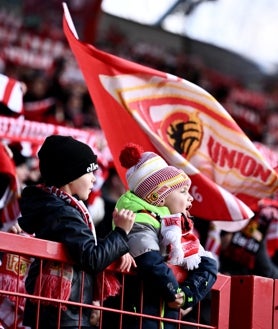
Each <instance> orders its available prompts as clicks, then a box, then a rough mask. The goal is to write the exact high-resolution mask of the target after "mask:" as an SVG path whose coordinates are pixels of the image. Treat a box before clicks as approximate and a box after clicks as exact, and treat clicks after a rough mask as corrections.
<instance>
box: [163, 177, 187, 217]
mask: <svg viewBox="0 0 278 329" xmlns="http://www.w3.org/2000/svg"><path fill="white" fill-rule="evenodd" d="M190 185H191V183H190V182H188V184H187V185H186V186H184V187H181V188H179V189H176V190H174V191H173V192H171V193H170V194H169V195H168V196H167V197H166V198H165V202H164V206H166V207H168V208H169V210H170V212H171V214H177V213H180V212H182V213H184V214H187V213H188V211H189V209H190V208H191V206H192V201H193V197H192V196H191V194H190V193H189V189H190Z"/></svg>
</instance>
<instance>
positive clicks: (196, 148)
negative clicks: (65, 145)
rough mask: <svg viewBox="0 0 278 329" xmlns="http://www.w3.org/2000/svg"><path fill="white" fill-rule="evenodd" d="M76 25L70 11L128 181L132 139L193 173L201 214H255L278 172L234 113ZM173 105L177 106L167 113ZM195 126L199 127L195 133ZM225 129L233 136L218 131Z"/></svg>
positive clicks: (84, 67)
mask: <svg viewBox="0 0 278 329" xmlns="http://www.w3.org/2000/svg"><path fill="white" fill-rule="evenodd" d="M65 13H66V14H67V11H66V9H65ZM71 23H72V22H71V20H70V18H69V17H68V16H67V19H66V17H65V16H64V20H63V26H64V32H65V35H66V37H67V39H68V42H69V44H70V47H71V50H72V51H73V53H74V55H75V57H76V60H77V62H78V64H79V66H80V69H81V71H82V73H83V75H84V78H85V80H86V82H87V85H88V89H89V92H90V95H91V97H92V99H93V102H94V104H95V107H96V111H97V114H98V118H99V122H100V124H101V127H102V129H103V130H104V133H105V135H106V138H107V141H108V144H109V147H110V150H111V153H112V155H113V157H114V162H115V167H116V169H117V170H118V172H119V174H120V176H121V178H122V179H123V181H125V172H124V170H123V168H121V166H120V164H119V160H118V157H119V154H120V151H121V149H122V147H123V146H124V145H125V144H126V143H128V142H134V143H137V144H140V145H142V147H143V148H144V150H148V151H153V152H156V153H160V154H161V155H162V156H163V157H164V158H165V159H166V161H167V162H168V163H170V164H172V165H175V166H179V167H182V168H183V169H184V170H185V172H186V173H187V174H188V175H189V176H190V178H191V180H192V188H191V193H192V194H193V197H194V198H195V199H197V202H194V204H193V207H192V209H191V213H192V214H193V215H194V216H197V217H201V218H204V219H209V220H235V221H236V220H240V219H247V218H248V219H249V218H250V217H252V216H253V212H252V211H251V210H250V208H248V207H246V205H245V204H244V203H243V202H242V201H244V202H246V203H247V204H248V205H249V206H250V207H252V206H254V204H255V205H256V203H257V200H258V199H260V198H262V197H263V196H264V195H270V194H272V193H273V191H274V190H275V189H277V187H278V175H277V173H275V172H274V170H272V168H270V167H269V166H268V164H266V163H265V161H264V160H263V158H262V157H261V155H260V154H259V152H258V150H257V149H256V148H255V146H254V145H253V143H252V142H251V141H250V140H249V139H248V138H247V136H246V135H244V134H243V132H242V130H241V129H240V128H239V127H238V125H237V124H236V122H235V121H234V120H233V119H232V118H231V116H230V115H229V114H228V112H227V111H225V110H224V109H223V108H222V106H221V105H220V104H219V103H217V102H216V100H214V99H213V97H212V96H211V95H209V94H208V93H207V92H205V91H204V90H203V89H201V88H199V87H198V86H196V85H193V84H191V83H190V82H188V81H185V80H182V79H180V78H178V77H173V76H170V75H167V74H166V73H164V72H160V71H157V70H154V69H151V68H148V67H145V66H142V65H139V64H136V63H132V62H130V61H127V60H124V59H121V58H118V57H116V56H113V55H110V54H108V53H105V52H102V51H100V50H98V49H96V48H94V47H93V46H92V45H89V44H86V43H83V42H81V41H79V40H78V39H77V38H76V37H75V35H74V34H73V33H72V31H74V27H72V30H71V29H70V27H69V24H71ZM154 95H155V96H154ZM169 108H171V109H172V110H173V111H172V112H171V113H169V114H168V115H167V113H168V112H166V111H168V109H169ZM179 108H182V110H179ZM192 108H193V109H194V112H193V113H192V114H190V115H189V114H188V113H187V109H192ZM157 109H158V110H157ZM164 112H165V113H166V114H164ZM179 122H180V125H178V123H179ZM204 123H205V124H204ZM216 126H217V127H216ZM179 128H181V129H185V128H186V131H185V132H184V135H183V138H186V140H185V146H187V148H186V150H181V151H179V152H177V149H178V147H179V146H180V145H174V144H173V143H174V142H173V140H175V138H176V136H175V134H178V133H179V131H178V129H179ZM195 128H196V129H195ZM175 129H177V130H175ZM190 129H193V130H194V131H196V133H195V134H194V135H191V134H190ZM222 130H223V131H225V138H224V135H223V134H218V133H217V131H222ZM187 132H188V133H187ZM192 145H193V146H192ZM174 147H175V148H174ZM183 151H184V152H185V153H183ZM189 160H190V161H189ZM243 164H246V165H247V164H248V166H247V167H246V166H245V167H244V166H243ZM250 166H251V167H250ZM244 168H246V169H248V170H247V171H248V172H247V171H246V172H245V169H244ZM255 169H256V170H257V171H256V170H255ZM260 171H261V172H260ZM220 186H221V187H220ZM251 187H252V188H251ZM236 196H237V197H236ZM212 200H213V202H212Z"/></svg>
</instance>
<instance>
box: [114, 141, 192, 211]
mask: <svg viewBox="0 0 278 329" xmlns="http://www.w3.org/2000/svg"><path fill="white" fill-rule="evenodd" d="M120 162H121V165H122V166H123V167H124V168H127V169H128V170H127V172H126V179H127V183H128V188H129V189H130V190H131V191H132V192H134V193H135V194H136V195H137V196H139V197H140V198H142V199H144V200H145V201H147V202H149V203H150V204H153V205H158V204H159V203H160V202H161V201H162V200H163V199H164V198H165V197H166V196H167V195H168V194H170V193H171V192H172V191H173V190H175V189H178V188H181V187H183V186H185V185H187V184H188V182H189V181H190V178H189V177H188V176H187V175H186V173H185V172H184V171H183V170H181V169H177V168H176V167H173V166H169V165H168V164H167V163H166V161H165V160H164V159H162V158H161V157H160V156H159V155H157V154H156V153H153V152H143V149H142V147H141V146H139V145H137V144H133V143H129V144H127V145H126V147H125V148H124V149H123V150H122V151H121V154H120Z"/></svg>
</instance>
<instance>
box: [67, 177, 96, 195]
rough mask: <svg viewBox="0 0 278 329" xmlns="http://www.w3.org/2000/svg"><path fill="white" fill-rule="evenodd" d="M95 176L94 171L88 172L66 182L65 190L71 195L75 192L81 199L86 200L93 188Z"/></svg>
mask: <svg viewBox="0 0 278 329" xmlns="http://www.w3.org/2000/svg"><path fill="white" fill-rule="evenodd" d="M95 181H96V177H95V175H94V172H89V173H87V174H84V175H83V176H81V177H79V178H77V179H75V180H74V181H72V182H70V183H69V184H67V191H66V192H68V193H70V194H71V195H75V194H77V195H78V196H79V198H80V200H82V201H86V200H87V199H88V198H89V195H90V193H91V191H92V189H93V185H94V182H95Z"/></svg>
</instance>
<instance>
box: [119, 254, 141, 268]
mask: <svg viewBox="0 0 278 329" xmlns="http://www.w3.org/2000/svg"><path fill="white" fill-rule="evenodd" d="M132 267H137V265H136V263H135V260H134V258H133V257H132V256H131V255H130V254H129V253H127V254H125V255H123V256H122V257H121V258H120V264H119V270H120V271H121V272H129V271H130V270H131V268H132Z"/></svg>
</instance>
